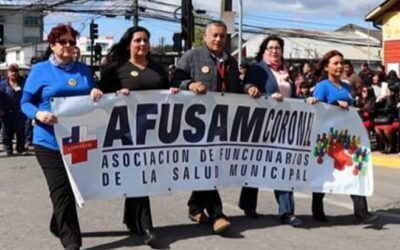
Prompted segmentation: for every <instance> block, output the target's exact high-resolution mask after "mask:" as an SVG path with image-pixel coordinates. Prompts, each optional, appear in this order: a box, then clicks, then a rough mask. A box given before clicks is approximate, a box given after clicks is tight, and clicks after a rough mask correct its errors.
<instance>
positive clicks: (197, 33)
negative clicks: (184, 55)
mask: <svg viewBox="0 0 400 250" xmlns="http://www.w3.org/2000/svg"><path fill="white" fill-rule="evenodd" d="M211 20H213V19H212V17H211V16H208V15H195V16H194V41H193V47H195V48H196V47H200V46H203V44H204V41H203V34H204V27H205V26H206V24H207V23H208V22H210V21H211Z"/></svg>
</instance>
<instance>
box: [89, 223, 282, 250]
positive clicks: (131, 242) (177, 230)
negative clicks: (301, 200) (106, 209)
mask: <svg viewBox="0 0 400 250" xmlns="http://www.w3.org/2000/svg"><path fill="white" fill-rule="evenodd" d="M229 220H230V222H231V223H232V226H231V227H230V228H229V229H227V230H226V231H224V233H223V234H220V237H223V238H230V239H242V238H245V237H244V235H242V234H241V233H242V232H244V231H246V230H251V229H258V228H266V227H274V226H279V225H280V221H279V217H278V216H276V215H261V216H260V217H259V218H258V219H249V218H247V217H244V216H232V217H229ZM155 233H156V234H157V237H158V238H157V243H156V244H154V245H152V246H151V247H152V248H153V249H170V248H171V247H170V246H171V244H173V243H174V242H177V241H180V240H185V239H191V238H196V237H204V236H210V235H213V232H212V229H211V225H207V224H184V225H171V226H164V227H157V228H155ZM127 234H128V232H87V233H82V236H83V237H107V236H123V235H127ZM143 244H144V243H143V237H142V236H135V235H132V236H128V237H127V238H124V239H121V240H118V241H114V242H110V243H106V244H102V245H98V246H94V247H90V248H86V250H105V249H115V248H120V247H133V246H139V245H143Z"/></svg>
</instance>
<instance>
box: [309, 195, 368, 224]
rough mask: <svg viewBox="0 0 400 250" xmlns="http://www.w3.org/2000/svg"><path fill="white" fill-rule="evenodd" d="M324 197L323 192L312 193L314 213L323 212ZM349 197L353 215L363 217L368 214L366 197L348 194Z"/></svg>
mask: <svg viewBox="0 0 400 250" xmlns="http://www.w3.org/2000/svg"><path fill="white" fill-rule="evenodd" d="M324 197H325V194H324V193H313V196H312V208H311V209H312V213H313V214H314V215H321V214H323V213H324V203H323V199H324ZM350 197H351V199H352V201H353V207H354V216H356V217H357V218H365V217H366V216H368V203H367V198H366V197H365V196H361V195H350Z"/></svg>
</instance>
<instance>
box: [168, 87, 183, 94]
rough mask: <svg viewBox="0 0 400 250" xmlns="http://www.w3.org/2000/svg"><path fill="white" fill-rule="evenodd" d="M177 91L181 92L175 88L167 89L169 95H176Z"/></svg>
mask: <svg viewBox="0 0 400 250" xmlns="http://www.w3.org/2000/svg"><path fill="white" fill-rule="evenodd" d="M179 91H181V90H180V89H179V88H177V87H171V88H169V92H170V93H171V94H177V93H179Z"/></svg>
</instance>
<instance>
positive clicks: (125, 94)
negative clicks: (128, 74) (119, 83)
mask: <svg viewBox="0 0 400 250" xmlns="http://www.w3.org/2000/svg"><path fill="white" fill-rule="evenodd" d="M129 93H130V91H129V89H127V88H122V89H120V90H117V95H124V96H128V95H129Z"/></svg>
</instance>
